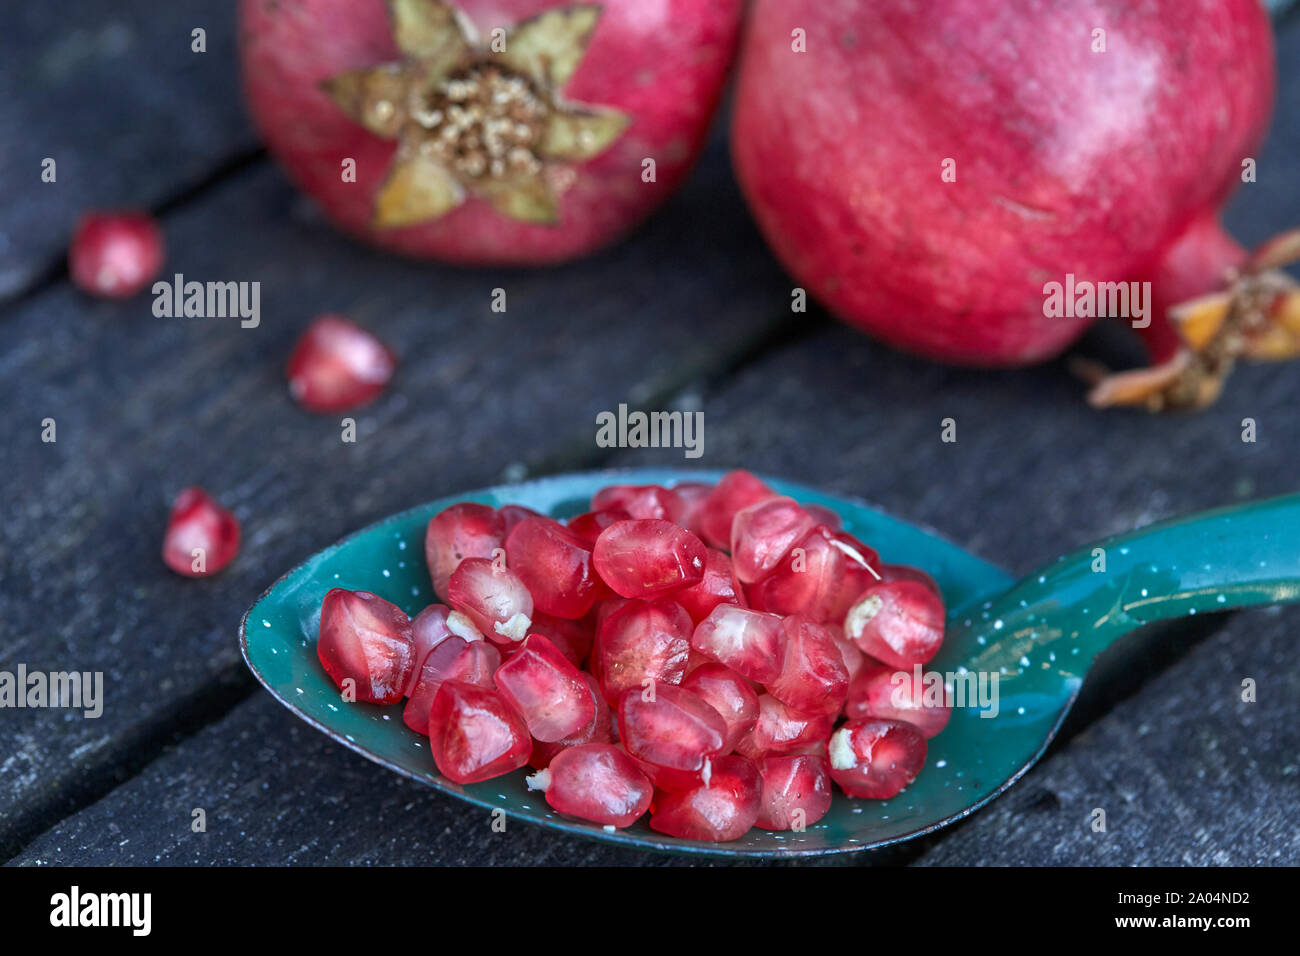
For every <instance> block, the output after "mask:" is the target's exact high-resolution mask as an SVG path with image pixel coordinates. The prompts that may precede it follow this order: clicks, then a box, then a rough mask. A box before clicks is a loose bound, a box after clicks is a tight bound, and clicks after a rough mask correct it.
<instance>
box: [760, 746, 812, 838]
mask: <svg viewBox="0 0 1300 956" xmlns="http://www.w3.org/2000/svg"><path fill="white" fill-rule="evenodd" d="M758 775H759V778H760V780H761V781H762V788H761V792H760V799H759V811H758V819H757V820H755V821H754V825H755V826H760V827H762V828H763V829H764V830H793V829H798V830H803V829H805V828H807V827H809V826H812V825H813V824H814V823H816V822H817V821H818V820H820V819H821V818H822V817H824V816H826V811H827V810H829V809H830V808H831V774H830V765H829V764H828V763H827V762H826V758H825V757H823V756H821V755H819V754H796V755H794V756H789V757H764V758H763V759H762V760H761V761H760V762H759V764H758Z"/></svg>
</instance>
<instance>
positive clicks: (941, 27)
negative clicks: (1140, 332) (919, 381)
mask: <svg viewBox="0 0 1300 956" xmlns="http://www.w3.org/2000/svg"><path fill="white" fill-rule="evenodd" d="M796 28H801V29H803V30H804V31H806V37H807V39H806V44H807V52H805V53H795V52H792V49H791V44H792V31H793V30H795V29H796ZM1094 29H1104V30H1105V31H1106V32H1105V41H1106V51H1105V52H1093V49H1092V46H1093V42H1094V37H1093V30H1094ZM1274 83H1275V76H1274V66H1273V48H1272V35H1271V31H1270V28H1269V23H1268V20H1267V17H1266V14H1265V11H1264V9H1263V5H1262V4H1260V3H1259V2H1258V0H1147V2H1144V3H1141V4H1137V3H1131V2H1129V0H1050V2H1048V0H1040V2H1032V0H1020V2H1013V3H1005V4H990V3H987V2H985V0H928V2H925V3H920V2H907V0H838V2H834V3H828V2H825V0H756V2H755V3H754V5H753V8H752V17H751V21H750V23H749V26H748V30H747V33H746V38H745V41H744V45H743V48H742V53H741V66H740V74H739V79H738V86H737V93H736V103H735V111H734V116H733V125H732V130H731V144H732V151H733V155H734V162H735V167H736V172H737V174H738V177H739V179H740V182H741V184H742V187H743V190H744V193H745V195H746V197H747V199H748V201H749V204H750V206H751V208H752V209H753V212H754V215H755V216H756V218H757V220H758V223H759V225H760V227H761V229H762V231H763V233H764V234H765V235H766V237H767V240H768V242H769V243H770V244H771V246H772V248H773V249H774V250H775V252H776V254H777V256H778V257H779V258H780V259H781V261H782V262H783V263H784V264H785V266H786V267H787V268H788V269H789V271H790V272H791V274H792V275H793V276H794V277H795V279H796V280H797V281H798V282H799V283H800V284H801V286H802V287H804V288H806V289H807V290H808V292H809V294H810V295H812V296H815V297H816V298H818V299H819V300H820V301H821V302H822V303H824V304H825V305H826V306H827V307H828V308H829V309H830V310H831V311H832V312H833V313H835V314H836V315H837V316H839V317H840V318H842V319H844V320H845V321H847V322H850V323H852V324H853V325H856V326H859V327H861V328H863V329H865V330H866V331H868V332H870V333H871V334H872V335H874V336H876V337H877V338H879V339H881V340H882V341H884V342H886V343H888V344H890V345H892V346H895V347H897V348H901V349H905V350H908V351H912V352H915V353H919V354H921V355H924V356H928V357H931V358H934V359H939V360H942V361H946V362H951V363H956V364H968V365H978V366H991V367H996V366H1015V365H1023V364H1029V363H1033V362H1037V361H1040V360H1043V359H1046V358H1049V357H1051V356H1053V355H1056V354H1057V353H1059V352H1061V351H1062V350H1063V349H1064V348H1065V347H1066V346H1067V345H1069V344H1070V343H1071V342H1072V341H1073V340H1074V339H1075V338H1077V336H1078V335H1079V334H1080V333H1081V332H1082V331H1083V329H1084V328H1085V327H1086V326H1087V325H1088V324H1090V323H1091V322H1092V321H1093V319H1091V318H1088V317H1077V318H1074V317H1070V318H1048V317H1046V316H1045V315H1044V299H1045V294H1044V289H1043V286H1044V284H1045V283H1046V282H1049V281H1057V282H1064V281H1065V275H1066V273H1074V275H1075V277H1076V280H1081V279H1088V280H1091V281H1094V282H1103V281H1130V280H1151V281H1152V282H1153V288H1152V293H1153V296H1154V298H1155V299H1156V301H1157V303H1158V304H1163V305H1167V304H1170V303H1171V302H1175V301H1179V300H1181V299H1182V298H1185V297H1187V296H1188V295H1197V294H1200V293H1202V292H1205V291H1207V290H1209V289H1210V288H1213V287H1216V286H1217V284H1218V282H1219V280H1220V279H1221V275H1220V272H1221V269H1222V268H1223V267H1224V266H1227V265H1230V264H1233V262H1235V260H1236V259H1237V258H1238V257H1239V256H1240V254H1241V253H1240V249H1239V247H1238V246H1237V245H1236V244H1235V243H1233V242H1232V241H1231V240H1230V239H1228V238H1227V237H1226V236H1225V235H1224V233H1223V232H1222V230H1221V228H1220V227H1219V225H1218V222H1217V213H1216V210H1217V207H1218V206H1219V205H1220V204H1221V203H1222V202H1223V200H1224V199H1225V197H1226V196H1227V195H1228V193H1229V192H1230V191H1231V190H1232V188H1233V186H1234V185H1235V184H1236V183H1237V182H1239V181H1240V176H1241V169H1242V161H1243V159H1245V158H1246V157H1249V156H1253V155H1254V153H1253V150H1254V148H1255V147H1256V145H1257V144H1258V143H1259V141H1260V139H1261V138H1262V135H1263V133H1264V130H1265V128H1266V126H1267V121H1268V117H1269V113H1270V112H1271V108H1272V99H1273V90H1274ZM945 159H953V160H955V172H956V181H955V182H944V181H942V179H941V173H942V171H943V168H942V164H943V162H944V160H945ZM1184 236H1186V237H1187V241H1186V242H1185V243H1184V244H1183V246H1184V247H1183V248H1182V249H1181V251H1179V252H1178V253H1177V255H1174V254H1173V253H1172V250H1174V249H1175V248H1176V247H1177V245H1178V243H1179V240H1180V238H1181V237H1184ZM1174 260H1177V261H1174ZM1145 334H1146V337H1147V340H1148V343H1149V345H1150V347H1151V350H1152V352H1153V357H1155V358H1157V359H1159V358H1162V357H1164V355H1163V354H1161V353H1162V352H1164V353H1167V351H1168V350H1169V349H1170V348H1171V347H1172V344H1173V340H1172V337H1171V333H1170V332H1169V330H1168V327H1167V326H1165V325H1164V323H1163V319H1162V318H1161V317H1159V316H1158V317H1156V321H1153V323H1152V328H1151V329H1150V330H1148V332H1147V333H1145Z"/></svg>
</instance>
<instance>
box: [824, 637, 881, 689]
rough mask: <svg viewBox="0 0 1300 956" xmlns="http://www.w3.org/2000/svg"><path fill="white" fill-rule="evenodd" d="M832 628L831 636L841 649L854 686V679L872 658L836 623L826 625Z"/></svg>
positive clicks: (841, 654)
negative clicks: (846, 635) (845, 634)
mask: <svg viewBox="0 0 1300 956" xmlns="http://www.w3.org/2000/svg"><path fill="white" fill-rule="evenodd" d="M826 626H827V627H828V628H830V631H831V636H832V637H834V639H835V646H836V647H838V648H839V649H840V656H841V657H842V658H843V659H844V669H845V670H846V671H848V674H849V686H850V687H852V686H853V679H854V678H855V677H857V676H858V674H860V673H861V672H862V669H863V668H864V667H866V666H867V663H868V662H869V661H872V658H870V657H868V656H867V655H866V654H863V653H862V650H861V649H860V648H859V647H858V645H856V644H854V643H853V642H852V641H850V640H849V639H848V638H847V637H845V636H844V629H843V628H841V627H838V626H836V625H834V624H828V625H826Z"/></svg>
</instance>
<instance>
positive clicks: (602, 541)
mask: <svg viewBox="0 0 1300 956" xmlns="http://www.w3.org/2000/svg"><path fill="white" fill-rule="evenodd" d="M707 557H708V551H707V550H706V549H705V547H704V545H703V543H701V541H700V539H699V538H697V537H695V535H693V534H691V533H690V532H689V531H687V530H685V529H684V528H679V527H677V525H675V524H673V523H672V522H671V521H661V520H659V519H657V518H644V519H634V520H631V521H616V522H614V523H613V524H612V525H610V526H609V527H608V528H606V529H605V530H604V531H602V532H601V533H600V537H599V538H597V539H596V544H595V547H594V549H593V550H592V562H593V563H594V564H595V566H596V571H597V572H599V574H600V577H601V580H603V581H604V582H605V583H606V584H608V585H609V586H610V587H611V588H613V589H614V591H615V593H617V594H619V595H621V596H622V597H625V598H655V597H661V596H663V595H665V594H667V593H669V592H670V591H675V590H677V589H678V588H684V587H690V586H691V585H692V584H698V583H699V582H700V581H701V580H703V578H704V562H705V559H706V558H707Z"/></svg>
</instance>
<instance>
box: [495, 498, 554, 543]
mask: <svg viewBox="0 0 1300 956" xmlns="http://www.w3.org/2000/svg"><path fill="white" fill-rule="evenodd" d="M497 514H499V515H500V516H501V522H502V525H503V526H504V527H505V533H506V536H507V537H509V535H510V532H511V531H514V530H515V525H517V524H519V522H521V521H523V520H524V519H525V518H544V517H545V515H543V514H541V513H540V512H538V511H534V510H533V509H532V508H525V507H524V506H523V505H502V506H501V507H500V508H498V509H497Z"/></svg>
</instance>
